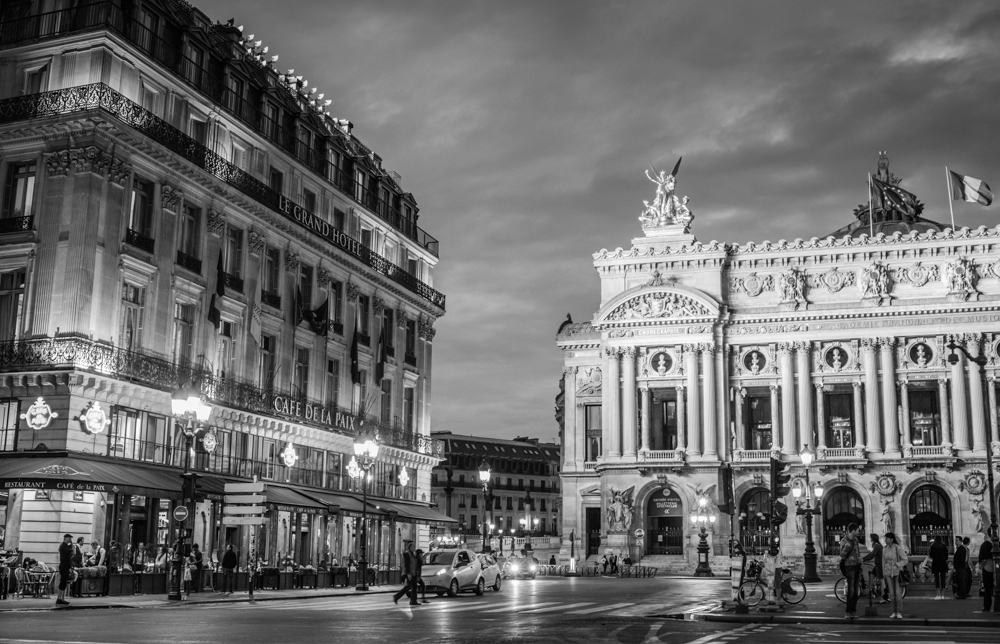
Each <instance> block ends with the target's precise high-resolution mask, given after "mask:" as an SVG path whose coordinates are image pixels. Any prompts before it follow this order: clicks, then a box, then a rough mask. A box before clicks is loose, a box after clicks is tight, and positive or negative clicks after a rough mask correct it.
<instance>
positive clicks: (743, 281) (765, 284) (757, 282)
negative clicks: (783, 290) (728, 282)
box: [732, 272, 774, 297]
mask: <svg viewBox="0 0 1000 644" xmlns="http://www.w3.org/2000/svg"><path fill="white" fill-rule="evenodd" d="M732 288H733V290H734V291H743V292H744V293H746V294H747V295H749V296H750V297H757V296H758V295H760V294H761V293H763V292H764V291H773V290H774V277H773V276H771V275H758V274H757V273H755V272H754V273H750V274H749V275H747V276H746V277H735V278H733V280H732Z"/></svg>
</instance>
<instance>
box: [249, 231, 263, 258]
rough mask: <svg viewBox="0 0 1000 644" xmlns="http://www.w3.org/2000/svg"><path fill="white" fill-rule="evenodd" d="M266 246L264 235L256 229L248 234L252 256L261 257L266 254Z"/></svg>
mask: <svg viewBox="0 0 1000 644" xmlns="http://www.w3.org/2000/svg"><path fill="white" fill-rule="evenodd" d="M266 245H267V243H266V240H265V239H264V234H263V233H261V232H260V231H259V230H257V229H256V228H251V229H250V232H249V233H247V248H248V249H249V250H250V254H251V255H256V256H258V257H259V256H260V254H261V253H263V252H264V247H265V246H266Z"/></svg>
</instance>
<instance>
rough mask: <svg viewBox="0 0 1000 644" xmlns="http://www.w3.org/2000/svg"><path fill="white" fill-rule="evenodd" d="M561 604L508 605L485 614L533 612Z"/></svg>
mask: <svg viewBox="0 0 1000 644" xmlns="http://www.w3.org/2000/svg"><path fill="white" fill-rule="evenodd" d="M558 603H559V602H538V603H537V604H528V605H526V606H518V605H517V604H508V605H507V606H504V607H503V608H494V609H493V610H484V611H483V612H484V613H504V612H507V611H511V610H516V611H518V612H522V611H528V610H533V609H535V608H541V607H542V606H551V605H553V604H558Z"/></svg>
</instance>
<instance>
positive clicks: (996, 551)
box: [948, 339, 1000, 613]
mask: <svg viewBox="0 0 1000 644" xmlns="http://www.w3.org/2000/svg"><path fill="white" fill-rule="evenodd" d="M948 349H950V350H951V353H949V354H948V364H950V365H957V364H958V361H959V357H958V354H957V353H955V352H956V351H961V352H962V354H963V355H965V357H966V359H967V360H969V361H971V362H975V363H976V366H977V367H979V380H980V382H981V385H982V398H983V409H984V415H983V418H984V419H985V422H986V423H987V427H986V431H988V432H992V427H991V426H992V424H993V423H992V422H991V419H990V408H989V402H988V397H987V395H986V392H987V391H989V383H988V382H987V381H986V363H987V360H986V356H985V355H983V352H982V351H980V352H979V355H977V356H975V357H973V356H972V355H971V354H970V353H969V351H968V350H967V349H966V348H965V347H964V346H962V345H961V344H958V343H957V342H955V340H954V339H953V340H951V341H950V342H948ZM990 438H991V439H992V438H993V437H992V436H990ZM986 490H987V494H988V495H989V497H990V529H989V535H988V536H989V537H990V539H991V540H992V541H993V570H994V571H998V570H1000V535H998V534H997V492H996V488H995V487H993V441H992V440H990V441H989V442H988V443H987V445H986ZM993 574H994V579H996V572H994V573H993ZM993 612H995V613H1000V584H998V583H996V582H994V584H993Z"/></svg>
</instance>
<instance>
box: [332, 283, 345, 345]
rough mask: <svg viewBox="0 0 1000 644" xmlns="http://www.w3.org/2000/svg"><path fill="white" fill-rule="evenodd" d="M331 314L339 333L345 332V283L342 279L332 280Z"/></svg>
mask: <svg viewBox="0 0 1000 644" xmlns="http://www.w3.org/2000/svg"><path fill="white" fill-rule="evenodd" d="M330 316H331V318H333V323H334V325H335V327H334V330H335V331H336V332H337V333H343V332H344V283H343V282H341V281H340V280H331V281H330Z"/></svg>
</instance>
